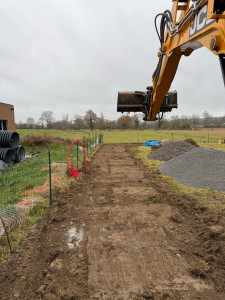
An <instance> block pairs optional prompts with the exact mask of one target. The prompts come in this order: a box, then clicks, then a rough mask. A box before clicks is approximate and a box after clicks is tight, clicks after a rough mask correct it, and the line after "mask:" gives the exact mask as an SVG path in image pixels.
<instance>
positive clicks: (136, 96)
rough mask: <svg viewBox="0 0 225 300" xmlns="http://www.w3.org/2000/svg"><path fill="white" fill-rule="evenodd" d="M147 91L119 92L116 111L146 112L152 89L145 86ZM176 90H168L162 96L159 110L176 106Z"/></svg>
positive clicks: (163, 110) (162, 110) (169, 109)
mask: <svg viewBox="0 0 225 300" xmlns="http://www.w3.org/2000/svg"><path fill="white" fill-rule="evenodd" d="M147 90H148V91H147V92H139V91H136V92H119V93H118V98H117V111H118V112H122V113H123V112H143V113H144V114H146V113H147V112H148V110H149V107H148V103H149V101H148V99H149V98H150V97H151V92H152V89H151V87H148V88H147ZM177 107H178V106H177V92H176V91H173V92H168V93H166V95H165V97H164V101H163V104H162V106H161V107H160V112H162V113H164V112H170V111H171V110H172V109H173V108H177Z"/></svg>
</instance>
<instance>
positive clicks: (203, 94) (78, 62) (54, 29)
mask: <svg viewBox="0 0 225 300" xmlns="http://www.w3.org/2000/svg"><path fill="white" fill-rule="evenodd" d="M168 8H169V9H170V8H171V1H169V0H161V1H151V0H20V1H15V0H2V1H1V2H0V20H1V21H0V22H1V38H0V102H6V103H10V104H13V105H15V114H16V121H17V122H19V121H26V119H27V118H28V117H33V118H34V119H35V120H36V121H37V120H38V118H39V117H40V115H41V112H42V111H44V110H51V111H53V112H54V116H55V118H56V119H61V118H62V115H64V114H66V113H69V118H72V117H73V116H74V115H75V114H80V115H83V114H84V113H85V112H86V111H87V110H88V109H92V110H93V111H94V112H96V113H97V114H98V115H100V113H101V112H102V113H103V114H104V115H105V117H106V118H108V119H116V118H117V117H118V116H119V114H117V112H116V100H117V92H118V91H119V90H120V91H132V90H144V89H145V87H146V86H147V85H149V84H150V79H151V76H152V73H153V71H154V69H155V67H156V64H157V61H158V58H157V52H158V48H159V41H158V38H157V35H156V32H155V29H154V17H155V15H156V14H157V13H159V12H162V11H164V10H165V9H168ZM171 89H172V90H173V89H176V90H177V91H178V97H179V98H178V99H179V102H178V105H179V109H178V110H175V111H174V113H173V114H167V116H168V117H170V116H172V115H174V114H175V115H177V114H179V115H191V114H193V113H198V114H201V113H202V112H203V111H205V110H207V111H208V112H209V113H210V114H212V115H224V114H225V102H224V86H223V81H222V75H221V70H220V66H219V61H218V57H216V56H214V55H212V54H211V53H210V52H209V51H208V50H207V49H203V48H201V49H199V50H197V51H196V52H194V53H193V54H192V55H191V56H190V57H188V58H186V57H183V58H182V60H181V63H180V66H179V69H178V72H177V74H176V77H175V80H174V82H173V85H172V88H171Z"/></svg>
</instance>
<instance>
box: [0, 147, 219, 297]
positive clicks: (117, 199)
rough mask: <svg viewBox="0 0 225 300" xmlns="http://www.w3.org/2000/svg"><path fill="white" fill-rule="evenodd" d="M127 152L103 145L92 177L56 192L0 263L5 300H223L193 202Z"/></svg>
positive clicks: (89, 173)
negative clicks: (43, 213) (40, 216)
mask: <svg viewBox="0 0 225 300" xmlns="http://www.w3.org/2000/svg"><path fill="white" fill-rule="evenodd" d="M129 149H130V146H129V145H121V144H120V145H103V146H102V148H101V149H100V150H99V151H97V153H96V154H95V155H94V158H93V159H92V162H91V163H90V164H89V166H88V170H87V173H86V174H85V175H84V176H83V177H82V178H79V179H78V180H77V181H76V182H74V183H73V184H72V185H71V187H70V188H69V190H68V191H67V192H64V193H60V194H58V195H57V197H56V198H55V199H54V203H53V205H52V207H51V208H50V210H49V213H48V214H47V216H46V218H45V219H43V220H41V221H40V224H39V226H38V228H37V229H36V230H34V231H33V232H31V233H30V235H29V236H28V238H27V239H26V241H24V243H23V244H22V245H21V246H20V247H19V248H18V249H17V252H16V253H15V254H14V256H13V257H12V258H11V259H10V260H8V261H5V262H2V263H1V269H0V280H1V289H0V298H1V299H2V300H6V299H7V300H8V299H45V300H55V299H62V300H74V299H103V300H111V299H112V300H114V299H118V300H119V299H124V300H126V299H135V300H141V299H142V300H143V299H210V300H211V299H224V294H223V292H222V287H223V283H222V282H223V277H222V278H221V279H219V278H218V280H217V281H216V279H215V281H214V280H213V279H214V277H213V276H211V277H212V278H211V277H210V274H211V273H213V272H212V271H214V270H212V268H211V267H210V266H209V265H208V262H206V260H205V252H201V251H203V250H201V245H203V246H204V243H202V240H201V238H200V236H202V235H203V236H204V234H205V233H202V232H201V231H199V230H200V229H198V227H197V223H198V222H199V220H198V219H196V221H194V218H197V217H196V216H194V217H193V216H192V214H191V213H190V211H193V209H191V208H190V211H189V206H190V207H191V205H192V202H191V199H189V198H188V199H186V198H185V197H182V196H179V195H176V194H174V193H173V192H171V190H170V187H169V185H168V184H164V183H162V182H160V181H159V180H158V179H157V178H156V174H153V173H152V171H150V170H148V169H147V168H146V167H144V166H143V165H141V164H140V163H139V162H138V161H136V160H135V159H134V158H133V157H132V154H131V152H130V150H129ZM183 211H185V213H184V212H183ZM186 211H187V212H186ZM182 212H183V213H182ZM188 213H189V215H188V216H189V219H188V218H186V215H185V214H188ZM205 217H206V216H204V218H205ZM218 220H220V218H219V217H218ZM201 230H202V229H201ZM207 243H208V241H207ZM210 250H211V248H210ZM194 251H195V252H194ZM196 251H197V254H196ZM194 253H195V254H194ZM214 261H215V259H214ZM210 268H211V269H210ZM214 269H216V266H214ZM218 270H219V271H218V272H219V273H218V275H217V277H218V276H219V274H224V273H223V270H222V269H218ZM221 270H222V271H221ZM207 272H208V273H207ZM214 273H215V271H214ZM208 274H209V275H208ZM203 275H204V276H203ZM215 276H216V275H215ZM217 277H216V278H217ZM214 283H216V284H217V291H216V288H215V284H214Z"/></svg>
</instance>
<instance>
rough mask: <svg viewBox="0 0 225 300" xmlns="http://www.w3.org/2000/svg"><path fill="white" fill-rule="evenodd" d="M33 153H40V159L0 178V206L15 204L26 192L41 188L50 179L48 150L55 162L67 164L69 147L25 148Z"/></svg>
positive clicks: (17, 167)
mask: <svg viewBox="0 0 225 300" xmlns="http://www.w3.org/2000/svg"><path fill="white" fill-rule="evenodd" d="M25 148H27V149H26V150H28V151H31V152H40V154H39V156H38V157H35V158H32V159H28V160H26V161H25V162H23V163H20V164H16V165H14V166H13V167H11V169H10V170H9V171H8V172H5V173H4V174H2V175H1V176H0V205H7V204H13V203H15V202H17V201H19V200H21V199H22V198H23V197H24V195H23V194H22V193H23V192H24V191H26V190H30V189H33V188H35V187H38V186H41V185H43V184H44V183H45V181H46V180H47V178H48V170H42V168H43V167H44V166H48V149H50V150H51V159H52V161H55V162H59V163H61V162H64V163H65V162H66V153H67V150H68V147H67V146H60V145H46V146H45V147H41V149H40V147H25Z"/></svg>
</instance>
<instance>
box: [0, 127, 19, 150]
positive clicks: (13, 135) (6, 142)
mask: <svg viewBox="0 0 225 300" xmlns="http://www.w3.org/2000/svg"><path fill="white" fill-rule="evenodd" d="M19 143H20V137H19V134H18V133H17V132H16V131H9V130H0V147H8V148H16V147H19Z"/></svg>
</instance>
